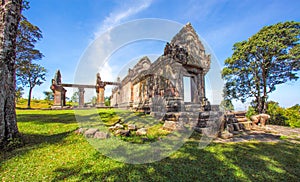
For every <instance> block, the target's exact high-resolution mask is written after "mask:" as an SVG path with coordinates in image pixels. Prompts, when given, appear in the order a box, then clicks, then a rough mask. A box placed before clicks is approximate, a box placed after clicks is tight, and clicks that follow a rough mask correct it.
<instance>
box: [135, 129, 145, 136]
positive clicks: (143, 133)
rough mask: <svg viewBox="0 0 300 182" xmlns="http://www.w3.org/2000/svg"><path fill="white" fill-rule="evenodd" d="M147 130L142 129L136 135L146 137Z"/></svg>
mask: <svg viewBox="0 0 300 182" xmlns="http://www.w3.org/2000/svg"><path fill="white" fill-rule="evenodd" d="M146 134H147V129H146V128H140V129H138V130H137V131H136V135H146Z"/></svg>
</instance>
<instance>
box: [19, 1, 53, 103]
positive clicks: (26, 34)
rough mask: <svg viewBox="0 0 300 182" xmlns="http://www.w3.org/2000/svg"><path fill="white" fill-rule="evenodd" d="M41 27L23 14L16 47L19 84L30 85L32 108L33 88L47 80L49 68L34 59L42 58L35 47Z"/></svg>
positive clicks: (26, 3)
mask: <svg viewBox="0 0 300 182" xmlns="http://www.w3.org/2000/svg"><path fill="white" fill-rule="evenodd" d="M22 7H23V9H24V10H26V9H29V3H28V1H24V3H23V6H22ZM42 37H43V36H42V32H41V30H40V29H39V27H37V26H35V25H33V24H31V23H30V22H29V21H28V20H27V19H26V17H24V16H22V17H21V21H20V24H19V28H18V36H17V49H16V52H17V54H16V56H17V57H16V65H17V67H16V70H17V71H16V75H17V85H18V86H19V87H20V86H23V87H26V86H27V87H29V93H28V104H27V106H28V107H29V108H30V101H31V94H32V90H33V88H34V87H35V86H36V85H41V84H42V83H43V82H44V81H45V75H46V72H47V70H46V69H45V68H44V67H43V66H41V65H39V64H37V63H34V62H33V61H36V60H40V59H42V57H43V54H42V53H41V52H40V51H39V50H37V49H36V48H35V44H36V43H37V41H39V40H40V39H41V38H42Z"/></svg>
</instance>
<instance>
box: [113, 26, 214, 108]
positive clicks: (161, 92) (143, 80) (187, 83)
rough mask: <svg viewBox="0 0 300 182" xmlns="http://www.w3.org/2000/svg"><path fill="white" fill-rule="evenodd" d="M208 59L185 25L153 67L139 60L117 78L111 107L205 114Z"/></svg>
mask: <svg viewBox="0 0 300 182" xmlns="http://www.w3.org/2000/svg"><path fill="white" fill-rule="evenodd" d="M210 63H211V60H210V55H208V54H206V53H205V49H204V46H203V44H202V43H201V41H200V40H199V37H198V35H197V33H196V32H195V30H194V28H193V27H192V25H191V24H190V23H188V24H186V25H185V26H184V27H183V28H182V29H181V30H180V31H179V32H178V33H177V34H176V35H175V36H174V37H173V39H172V40H171V42H170V43H167V44H166V46H165V48H164V54H163V55H161V56H160V57H158V58H157V60H155V61H154V62H153V63H151V61H150V60H149V59H148V57H143V58H142V59H140V60H139V62H138V63H137V64H136V65H135V66H134V67H133V68H132V69H129V70H128V74H127V75H126V76H125V78H124V79H123V80H120V79H119V78H118V82H119V83H120V85H118V86H116V87H115V88H114V89H113V91H112V95H111V106H114V107H118V108H124V109H133V110H143V111H147V112H148V113H154V112H159V111H162V110H165V112H176V111H177V112H179V111H183V110H189V109H192V110H193V111H199V112H201V111H209V110H210V108H211V106H210V104H209V101H208V100H207V98H206V96H205V79H204V77H205V75H206V73H207V72H208V71H209V69H210Z"/></svg>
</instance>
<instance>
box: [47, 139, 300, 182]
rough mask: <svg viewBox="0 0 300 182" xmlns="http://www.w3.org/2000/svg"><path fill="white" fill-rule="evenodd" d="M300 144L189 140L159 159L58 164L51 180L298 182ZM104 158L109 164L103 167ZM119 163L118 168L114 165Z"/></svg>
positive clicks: (94, 158) (94, 159)
mask: <svg viewBox="0 0 300 182" xmlns="http://www.w3.org/2000/svg"><path fill="white" fill-rule="evenodd" d="M299 156H300V146H295V145H294V144H292V143H288V142H285V143H276V144H271V143H237V144H212V145H211V146H209V147H207V148H205V149H198V143H197V142H188V143H186V144H185V145H184V146H183V147H181V148H180V149H179V150H178V151H177V152H176V153H174V154H173V155H171V156H170V157H168V158H165V159H163V160H161V161H159V162H155V163H149V164H138V165H133V164H122V163H119V162H115V161H113V160H112V159H108V158H106V157H105V156H102V155H101V154H100V153H97V155H94V156H92V159H90V161H89V162H87V161H82V162H80V163H81V164H84V165H78V164H72V165H69V166H64V167H58V168H57V169H56V170H55V171H54V173H56V174H55V175H56V177H55V178H54V179H53V181H57V180H68V179H74V178H75V179H77V180H78V181H149V180H150V181H297V180H299V178H300V175H299V173H298V172H299V169H300V159H299ZM103 158H105V160H111V162H110V163H111V164H112V165H111V166H107V165H106V166H103V164H102V162H101V161H103ZM116 164H118V167H115V166H114V165H116Z"/></svg>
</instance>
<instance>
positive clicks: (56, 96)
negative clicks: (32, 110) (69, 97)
mask: <svg viewBox="0 0 300 182" xmlns="http://www.w3.org/2000/svg"><path fill="white" fill-rule="evenodd" d="M50 89H51V90H52V91H53V106H52V108H55V107H63V106H65V105H66V92H67V90H66V89H65V88H64V87H62V86H60V85H52V86H51V87H50Z"/></svg>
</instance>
